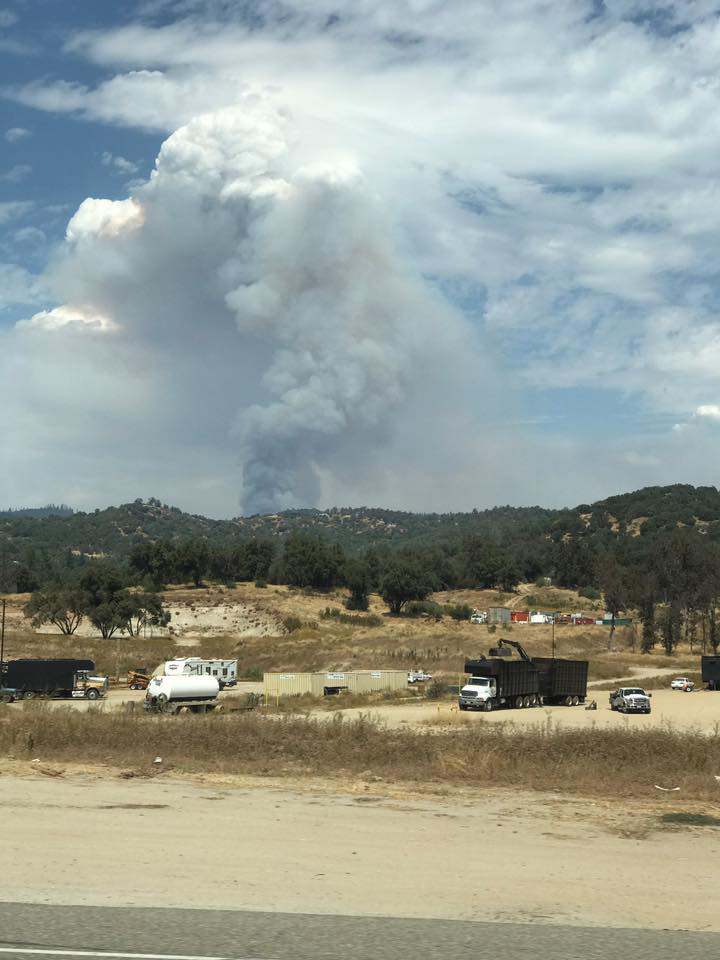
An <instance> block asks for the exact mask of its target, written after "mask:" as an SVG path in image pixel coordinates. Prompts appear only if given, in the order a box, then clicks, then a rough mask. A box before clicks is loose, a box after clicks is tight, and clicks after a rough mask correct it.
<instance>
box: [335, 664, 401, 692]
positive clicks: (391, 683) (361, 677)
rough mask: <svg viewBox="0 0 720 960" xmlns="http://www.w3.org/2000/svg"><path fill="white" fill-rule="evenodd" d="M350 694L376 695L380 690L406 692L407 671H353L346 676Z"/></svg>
mask: <svg viewBox="0 0 720 960" xmlns="http://www.w3.org/2000/svg"><path fill="white" fill-rule="evenodd" d="M347 676H348V690H350V691H351V692H352V693H378V692H380V691H382V690H407V685H408V674H407V670H353V671H352V672H351V673H349V674H348V675H347Z"/></svg>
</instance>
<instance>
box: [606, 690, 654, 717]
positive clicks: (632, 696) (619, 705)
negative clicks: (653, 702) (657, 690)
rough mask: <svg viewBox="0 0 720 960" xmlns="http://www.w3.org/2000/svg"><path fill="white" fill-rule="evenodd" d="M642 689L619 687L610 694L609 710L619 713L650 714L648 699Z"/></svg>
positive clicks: (648, 694)
mask: <svg viewBox="0 0 720 960" xmlns="http://www.w3.org/2000/svg"><path fill="white" fill-rule="evenodd" d="M651 696H652V694H650V693H646V692H645V691H644V690H643V688H642V687H620V688H619V689H618V690H613V691H612V693H611V694H610V709H611V710H618V711H619V712H620V713H650V697H651Z"/></svg>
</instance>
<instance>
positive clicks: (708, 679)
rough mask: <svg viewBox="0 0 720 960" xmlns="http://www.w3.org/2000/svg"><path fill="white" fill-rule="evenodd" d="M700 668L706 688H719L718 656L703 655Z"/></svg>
mask: <svg viewBox="0 0 720 960" xmlns="http://www.w3.org/2000/svg"><path fill="white" fill-rule="evenodd" d="M701 670H702V682H703V683H706V684H707V688H708V690H720V656H711V657H703V658H702V667H701Z"/></svg>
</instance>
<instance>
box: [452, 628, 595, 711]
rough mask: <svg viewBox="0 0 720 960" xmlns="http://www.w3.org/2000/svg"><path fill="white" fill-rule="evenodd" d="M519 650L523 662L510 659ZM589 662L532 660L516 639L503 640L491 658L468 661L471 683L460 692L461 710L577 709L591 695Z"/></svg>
mask: <svg viewBox="0 0 720 960" xmlns="http://www.w3.org/2000/svg"><path fill="white" fill-rule="evenodd" d="M506 648H515V649H516V650H517V652H518V654H519V655H520V659H519V660H514V659H509V658H508V657H507V654H508V653H511V650H510V649H506ZM587 672H588V663H587V660H561V659H558V658H556V657H531V656H530V655H529V654H528V653H527V651H526V650H525V649H524V647H523V646H522V645H521V644H519V643H516V642H515V641H513V640H503V641H501V644H500V646H499V647H498V648H496V649H494V650H490V656H489V657H481V658H480V659H479V660H466V661H465V673H468V674H470V680H469V681H468V682H467V683H466V684H464V685H463V686H462V687H461V689H460V696H459V699H458V706H459V708H460V710H486V711H490V710H496V709H498V708H500V707H517V708H520V707H537V706H541V705H542V704H544V703H553V704H565V705H566V706H574V705H576V704H578V703H583V702H584V701H585V697H586V696H587Z"/></svg>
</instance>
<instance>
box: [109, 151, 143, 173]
mask: <svg viewBox="0 0 720 960" xmlns="http://www.w3.org/2000/svg"><path fill="white" fill-rule="evenodd" d="M100 162H101V163H102V165H103V166H104V167H112V168H113V169H115V170H116V171H117V172H118V173H122V174H125V175H130V174H132V173H137V171H138V165H137V164H136V163H133V162H132V160H128V159H127V158H126V157H120V156H116V155H115V154H112V153H109V152H108V151H105V153H103V155H102V156H101V158H100Z"/></svg>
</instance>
